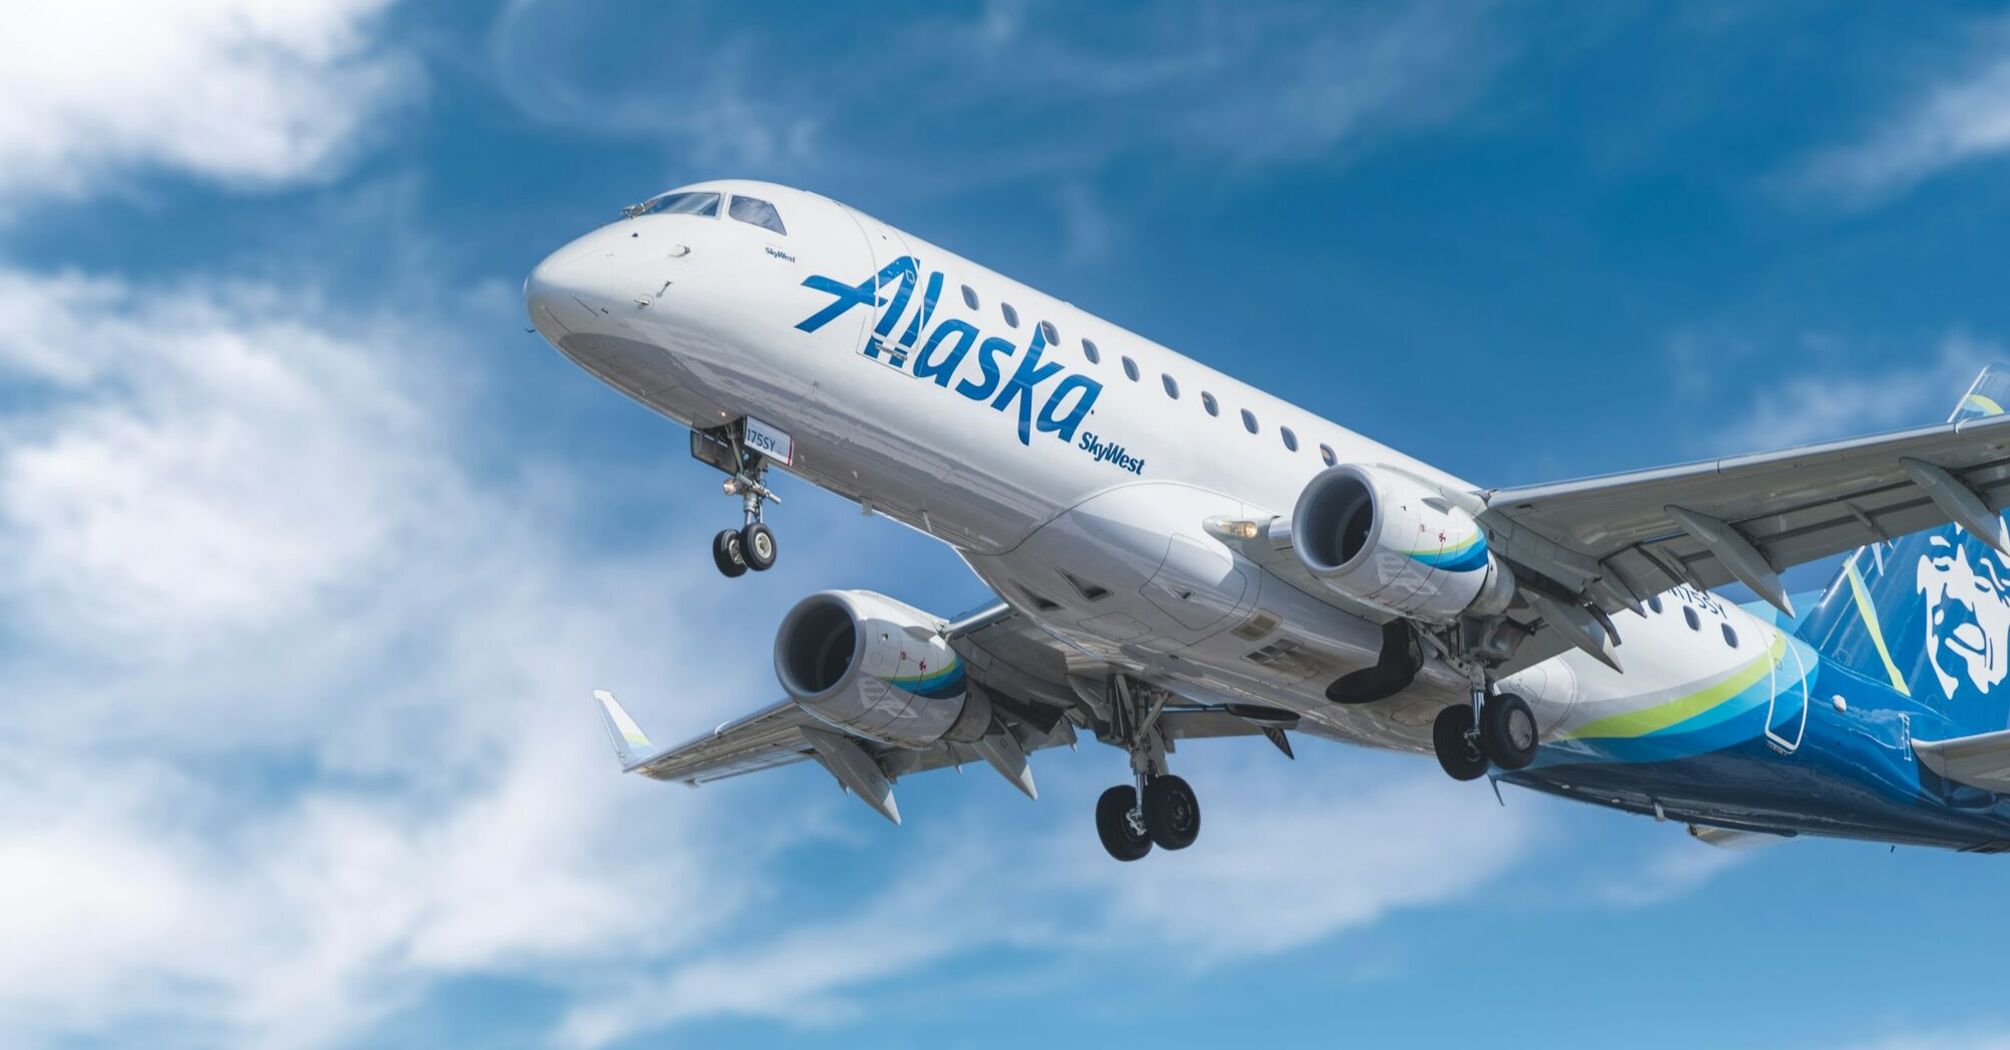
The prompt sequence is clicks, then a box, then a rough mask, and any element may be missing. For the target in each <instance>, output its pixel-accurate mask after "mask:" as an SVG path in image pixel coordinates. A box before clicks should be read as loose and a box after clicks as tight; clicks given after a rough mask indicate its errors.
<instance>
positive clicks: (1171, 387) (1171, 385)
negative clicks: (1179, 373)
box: [1159, 375, 1179, 401]
mask: <svg viewBox="0 0 2010 1050" xmlns="http://www.w3.org/2000/svg"><path fill="white" fill-rule="evenodd" d="M1159 379H1160V380H1161V381H1163V382H1164V383H1165V385H1166V396H1167V397H1169V398H1172V399H1173V400H1174V401H1178V400H1179V384H1178V383H1175V382H1173V377H1171V376H1168V375H1161V376H1159Z"/></svg>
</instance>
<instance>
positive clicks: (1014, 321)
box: [998, 303, 1019, 328]
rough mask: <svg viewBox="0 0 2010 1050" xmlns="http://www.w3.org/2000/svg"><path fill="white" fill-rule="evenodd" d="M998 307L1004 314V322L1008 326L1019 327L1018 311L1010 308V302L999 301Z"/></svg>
mask: <svg viewBox="0 0 2010 1050" xmlns="http://www.w3.org/2000/svg"><path fill="white" fill-rule="evenodd" d="M998 309H999V311H1000V312H1002V313H1003V314H1004V315H1005V324H1006V325H1007V326H1008V327H1012V328H1017V327H1019V311H1017V310H1014V309H1012V304H1011V303H999V304H998Z"/></svg>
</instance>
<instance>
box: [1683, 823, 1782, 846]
mask: <svg viewBox="0 0 2010 1050" xmlns="http://www.w3.org/2000/svg"><path fill="white" fill-rule="evenodd" d="M1689 837H1690V838H1693V839H1695V840H1696V841H1698V842H1700V843H1702V844H1704V845H1706V846H1715V847H1717V848H1718V849H1731V850H1739V849H1757V848H1758V847H1760V846H1777V845H1779V844H1780V843H1782V842H1785V841H1787V840H1788V839H1790V838H1792V837H1793V836H1791V835H1775V834H1773V833H1772V832H1769V831H1741V830H1739V829H1737V828H1713V827H1708V826H1706V825H1702V824H1691V825H1689Z"/></svg>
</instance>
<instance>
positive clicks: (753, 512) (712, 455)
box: [691, 421, 782, 577]
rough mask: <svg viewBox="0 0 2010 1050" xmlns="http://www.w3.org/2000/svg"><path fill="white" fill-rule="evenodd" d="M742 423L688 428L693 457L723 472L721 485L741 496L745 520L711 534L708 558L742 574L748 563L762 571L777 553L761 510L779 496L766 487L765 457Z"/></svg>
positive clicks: (778, 500) (727, 570) (726, 571)
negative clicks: (752, 446) (747, 436)
mask: <svg viewBox="0 0 2010 1050" xmlns="http://www.w3.org/2000/svg"><path fill="white" fill-rule="evenodd" d="M745 428H746V423H745V421H737V422H733V423H729V424H727V425H725V426H721V427H712V428H710V429H708V430H693V431H692V432H691V455H692V457H693V458H695V459H697V460H699V461H701V462H704V463H709V464H711V465H712V466H714V467H716V468H718V469H719V470H720V471H721V472H723V473H725V474H726V475H727V477H726V483H725V485H723V486H722V488H723V489H724V490H725V493H726V495H728V496H738V497H740V508H741V512H742V515H743V522H744V523H743V524H742V525H741V526H740V527H739V528H737V529H722V530H720V532H719V534H718V535H717V536H714V537H712V564H714V565H717V566H718V567H719V572H720V573H721V574H723V575H725V576H728V577H733V576H742V575H745V574H746V572H747V570H748V569H752V570H754V571H755V572H762V571H765V570H766V569H768V568H769V567H770V566H772V565H774V564H775V557H776V555H778V554H779V553H780V549H779V548H778V547H777V546H776V544H775V533H774V531H773V530H771V529H769V528H768V526H767V524H766V523H765V522H763V521H762V520H761V511H762V509H763V508H764V507H765V505H766V504H768V503H769V502H773V503H776V504H780V503H781V502H782V499H781V497H780V496H777V495H775V494H774V493H773V492H770V491H769V490H768V486H767V485H766V483H765V482H766V479H767V476H768V460H767V457H765V456H763V455H761V454H760V453H759V452H755V451H753V450H752V449H749V448H748V447H747V444H746V441H745V440H744V438H745V433H746V431H745Z"/></svg>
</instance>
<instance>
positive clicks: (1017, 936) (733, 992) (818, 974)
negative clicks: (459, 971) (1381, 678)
mask: <svg viewBox="0 0 2010 1050" xmlns="http://www.w3.org/2000/svg"><path fill="white" fill-rule="evenodd" d="M1238 743H1240V744H1241V745H1242V746H1238ZM1300 749H1301V752H1302V754H1303V758H1304V761H1301V762H1298V763H1286V762H1283V761H1282V760H1280V759H1278V758H1277V757H1276V756H1275V755H1272V754H1270V753H1268V752H1267V750H1265V751H1260V752H1259V751H1252V750H1250V746H1249V745H1248V743H1247V742H1246V741H1243V742H1225V743H1217V744H1213V745H1196V746H1195V747H1193V748H1191V749H1190V750H1191V751H1192V752H1193V753H1192V754H1191V755H1188V754H1182V755H1181V756H1180V762H1179V765H1180V767H1181V769H1182V771H1183V772H1184V773H1185V775H1187V776H1189V777H1191V778H1192V779H1193V780H1194V781H1195V782H1196V783H1197V784H1200V785H1202V786H1203V787H1205V786H1207V785H1220V786H1224V788H1225V789H1224V790H1221V791H1217V792H1210V793H1206V794H1203V796H1202V799H1201V803H1202V807H1203V813H1204V815H1205V822H1204V823H1205V833H1204V834H1203V836H1202V838H1201V841H1200V842H1199V843H1198V844H1197V845H1195V846H1194V847H1193V848H1191V849H1189V850H1187V851H1185V852H1183V853H1179V854H1176V855H1163V854H1161V855H1154V856H1152V857H1148V858H1146V859H1145V860H1144V861H1141V862H1139V863H1135V864H1118V863H1115V862H1112V861H1111V860H1110V859H1109V858H1108V857H1107V856H1106V855H1105V854H1104V853H1103V852H1102V848H1101V846H1100V845H1098V844H1097V842H1096V840H1095V838H1094V836H1093V835H1092V834H1090V833H1089V830H1088V828H1087V827H1085V826H1084V825H1085V824H1086V822H1085V821H1084V820H1082V819H1079V814H1078V813H1075V812H1066V813H1063V814H1062V815H1061V816H1059V817H1057V816H1056V815H1055V814H1056V808H1055V807H1056V806H1063V807H1069V808H1070V809H1071V810H1086V809H1087V808H1088V804H1089V802H1090V800H1091V799H1093V798H1094V797H1095V792H1096V791H1098V790H1100V788H1101V787H1102V785H1101V784H1100V783H1096V782H1091V781H1090V780H1088V779H1085V777H1084V773H1083V771H1082V770H1081V769H1080V768H1079V766H1077V767H1073V768H1071V767H1068V766H1064V765H1061V764H1060V763H1063V762H1065V761H1066V759H1065V757H1057V758H1055V759H1053V760H1052V761H1051V762H1049V763H1048V764H1047V765H1046V766H1045V767H1043V770H1053V771H1054V772H1055V773H1058V774H1059V775H1058V776H1054V775H1046V774H1044V773H1043V775H1046V779H1045V780H1043V790H1042V793H1041V799H1042V801H1041V802H1040V804H1039V807H1038V811H1037V816H1038V817H1039V818H1040V823H1041V824H1042V825H1043V830H1041V831H1039V832H1036V833H1034V834H1033V842H1032V843H1031V844H1027V843H1025V842H1024V841H1022V840H1019V839H1018V837H1017V836H1010V837H1006V836H1001V835H999V834H997V833H996V832H997V826H996V822H997V821H998V820H999V819H1000V816H1001V814H998V813H996V812H993V811H991V810H990V809H988V808H987V811H986V813H985V814H984V815H983V816H982V817H972V818H970V819H969V820H964V821H953V822H948V823H951V824H953V825H960V826H981V827H984V828H985V829H986V830H985V832H984V833H983V834H981V835H979V834H975V833H970V834H961V833H958V832H956V831H954V830H944V829H943V828H940V827H937V828H928V829H921V828H917V829H914V832H913V833H914V834H915V835H916V840H915V841H914V842H913V843H912V845H911V846H910V847H909V848H908V849H906V850H903V856H902V857H901V858H895V859H894V861H893V863H891V864H890V865H889V866H890V867H891V868H892V869H893V870H895V871H898V872H900V875H899V876H898V878H897V879H896V880H895V881H894V882H892V883H891V884H889V885H888V886H887V888H886V890H885V891H884V892H883V893H882V894H880V895H878V896H876V897H873V898H871V899H868V900H866V901H864V902H862V903H861V904H860V905H859V906H858V907H856V908H854V909H850V910H847V912H846V913H845V914H843V915H840V916H836V917H832V918H828V919H823V920H813V921H810V922H808V923H805V924H804V925H801V926H799V927H796V928H794V929H791V930H789V931H787V932H784V933H781V934H778V935H776V936H774V937H772V938H770V939H768V940H766V941H761V942H755V943H753V944H751V945H747V946H744V947H740V948H737V949H734V950H728V951H720V952H713V953H706V954H702V955H700V956H699V957H697V958H695V959H692V960H690V961H688V962H683V963H677V964H673V965H672V966H670V967H669V968H668V969H667V970H666V971H665V972H664V974H663V975H662V976H660V977H659V978H657V979H655V980H650V981H644V982H640V983H638V984H636V985H634V986H632V987H628V988H625V989H623V990H621V991H620V992H617V993H614V994H611V995H607V996H603V997H589V998H587V999H585V1000H584V1001H583V1002H582V1003H580V1004H579V1005H578V1006H577V1007H576V1008H575V1009H574V1010H573V1011H572V1013H571V1014H570V1016H569V1017H568V1018H567V1021H566V1023H565V1025H564V1027H563V1028H562V1030H561V1032H560V1036H561V1038H562V1039H563V1041H564V1042H566V1043H568V1044H570V1045H577V1046H599V1045H602V1044H605V1043H607V1042H611V1041H614V1040H617V1039H621V1038H625V1037H627V1036H630V1035H633V1034H637V1033H640V1032H644V1031H652V1030H657V1029H663V1028H669V1027H674V1026H676V1025H678V1024H683V1023H688V1022H690V1021H694V1020H698V1019H703V1018H716V1017H723V1016H753V1017H763V1018H768V1019H772V1020H776V1021H779V1022H782V1023H784V1024H790V1025H796V1026H809V1027H814V1026H821V1025H827V1024H831V1023H837V1022H842V1021H845V1020H847V1019H850V1018H853V1017H855V1016H858V1015H859V1014H861V1013H863V1012H864V1011H865V1010H866V1009H867V1006H866V1004H867V1003H868V1002H870V1001H872V996H873V993H874V992H875V991H876V990H878V989H881V988H883V987H886V986H888V985H897V984H899V983H901V982H903V981H912V980H914V979H916V978H917V977H919V976H921V975H922V974H923V973H924V972H925V971H926V970H928V969H931V968H933V967H934V966H935V964H938V963H941V962H943V961H945V960H948V959H951V958H955V957H960V956H964V955H968V954H971V953H976V952H982V951H989V950H993V949H1000V948H1012V949H1016V950H1018V951H1020V952H1024V953H1029V954H1030V956H1031V957H1033V958H1036V959H1051V960H1057V961H1060V960H1068V961H1073V962H1075V963H1083V962H1086V964H1087V965H1088V966H1090V967H1095V968H1101V967H1109V966H1112V965H1115V966H1119V967H1121V968H1123V969H1125V970H1139V971H1156V970H1171V971H1174V972H1175V973H1176V974H1179V975H1190V973H1191V971H1193V970H1194V969H1196V968H1201V969H1204V968H1209V967H1214V966H1220V965H1226V964H1229V963H1232V962H1235V961H1238V960H1243V959H1247V958H1250V957H1255V956H1262V955H1268V954H1273V953H1277V952H1282V951H1288V950H1290V949H1294V948H1299V947H1303V946H1306V945H1309V944H1313V943H1316V942H1319V941H1322V940H1326V939H1328V938H1332V937H1335V936H1339V935H1342V934H1345V933H1347V932H1348V931H1352V930H1358V929H1361V928H1364V927H1367V926H1369V925H1372V924H1374V923H1376V922H1377V921H1380V920H1381V919H1383V918H1385V917H1387V916H1388V915H1389V914H1391V913H1392V912H1396V911H1400V910H1402V909H1406V908H1415V907H1427V906H1431V905H1439V904H1444V903H1447V902H1452V901H1457V900H1459V899H1462V898H1463V897H1465V896H1466V895H1467V894H1468V893H1470V892H1471V891H1472V890H1473V889H1474V888H1475V887H1478V886H1481V885H1484V884H1486V883H1488V882H1491V881H1493V880H1494V879H1496V878H1498V877H1499V876H1500V875H1501V874H1502V873H1504V872H1505V871H1506V870H1507V869H1508V868H1509V867H1511V866H1512V865H1513V864H1514V863H1515V862H1516V861H1517V860H1519V859H1520V858H1522V857H1524V856H1525V855H1526V854H1527V852H1528V851H1529V850H1531V849H1533V848H1535V847H1536V846H1537V845H1539V844H1540V842H1541V841H1542V839H1543V834H1542V828H1543V822H1542V818H1541V816H1540V809H1539V807H1537V806H1526V805H1522V806H1515V807H1510V808H1502V807H1500V806H1498V805H1497V804H1496V802H1495V800H1494V797H1493V793H1492V792H1490V791H1487V790H1486V789H1485V787H1484V786H1483V785H1479V786H1476V785H1472V784H1457V783H1454V782H1452V781H1450V780H1447V779H1446V778H1444V777H1443V776H1440V775H1438V774H1437V773H1436V772H1435V771H1434V770H1430V769H1428V768H1424V767H1425V766H1426V763H1425V762H1423V761H1421V760H1419V759H1416V758H1414V757H1410V756H1402V757H1397V756H1389V755H1370V754H1366V753H1357V752H1349V753H1347V754H1345V755H1344V756H1343V755H1342V754H1338V753H1329V752H1337V751H1338V750H1339V748H1338V747H1336V746H1332V745H1322V744H1319V743H1316V742H1311V741H1306V742H1304V743H1302V744H1301V748H1300ZM1343 758H1344V759H1345V761H1344V762H1343V761H1342V759H1343ZM1037 760H1038V759H1037V757H1036V761H1037ZM1227 785H1233V787H1232V788H1226V786H1227ZM1476 788H1477V789H1476ZM1001 839H1003V841H1001ZM1001 872H1009V873H1010V877H1009V880H1007V882H1008V883H1009V886H1010V890H1009V894H1008V895H1007V897H1006V898H1000V897H999V896H998V895H997V893H996V892H995V887H997V886H999V885H1002V884H1001V883H1000V882H999V881H998V880H996V879H994V878H989V877H982V876H980V878H979V881H976V882H973V873H1001ZM1034 965H1042V964H1039V963H1035V964H1034ZM1141 979H1143V978H1142V977H1141Z"/></svg>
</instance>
